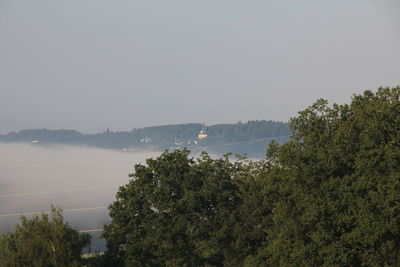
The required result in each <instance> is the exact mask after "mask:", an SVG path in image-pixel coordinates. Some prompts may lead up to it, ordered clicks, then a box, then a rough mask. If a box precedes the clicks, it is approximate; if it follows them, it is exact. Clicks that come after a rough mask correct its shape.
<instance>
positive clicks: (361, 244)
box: [0, 86, 400, 266]
mask: <svg viewBox="0 0 400 267" xmlns="http://www.w3.org/2000/svg"><path fill="white" fill-rule="evenodd" d="M247 124H251V122H248V123H247ZM200 126H201V125H200ZM196 127H198V126H196ZM289 127H290V137H289V138H288V140H287V141H286V142H283V143H278V142H276V141H271V142H270V143H269V146H268V149H267V150H266V152H265V154H264V158H263V159H261V160H250V159H248V158H246V157H244V156H239V155H236V156H235V157H233V156H232V155H231V154H226V155H225V156H222V157H218V158H213V157H211V156H210V155H209V154H208V153H207V152H204V153H202V154H200V156H198V157H193V156H192V155H191V154H190V152H189V150H188V149H185V148H182V149H176V150H171V151H165V152H164V153H163V154H161V156H159V157H157V158H150V159H148V160H147V161H146V163H145V164H137V165H135V167H134V171H133V173H132V174H130V177H131V180H130V182H129V183H128V184H126V185H123V186H121V187H120V188H119V191H118V193H117V194H116V198H115V201H114V202H113V203H112V204H111V205H110V206H109V215H110V217H111V222H110V223H109V224H106V225H104V230H103V232H102V236H103V238H105V239H106V241H107V251H105V252H104V253H99V254H93V255H89V256H88V255H85V257H82V248H83V247H84V246H85V244H87V243H88V242H89V238H88V236H87V235H86V234H82V233H78V232H77V231H74V230H73V229H71V227H70V226H69V225H68V224H67V223H66V222H63V218H62V213H61V211H60V210H59V209H57V208H53V212H52V214H50V215H42V216H41V217H35V218H33V219H28V218H22V219H21V223H20V224H19V225H18V226H17V227H16V229H15V232H13V233H8V234H4V235H2V236H1V237H0V265H1V266H399V265H400V198H399V195H400V194H399V192H400V168H399V166H400V165H399V163H400V86H397V87H393V88H379V89H378V90H377V91H375V92H373V91H365V92H363V93H362V94H357V95H353V97H352V98H351V101H349V103H348V104H333V105H330V104H328V102H327V101H326V100H323V99H319V100H317V101H316V102H315V103H314V104H312V105H311V106H309V107H308V108H306V109H305V110H303V111H300V112H299V113H298V116H297V117H294V118H292V119H291V120H290V122H289ZM233 128H234V127H233ZM217 129H218V128H217V127H216V128H215V129H210V135H211V132H212V131H214V130H215V131H218V130H217ZM197 130H199V129H197ZM197 130H196V131H194V132H193V133H196V134H197ZM143 131H144V130H143ZM188 132H190V131H188ZM279 134H281V133H279ZM188 135H189V133H188ZM216 135H218V134H216ZM260 136H261V135H260ZM260 136H252V137H251V138H259V137H260ZM262 136H264V135H262ZM229 141H233V140H229ZM28 252H29V253H28ZM34 252H35V253H34Z"/></svg>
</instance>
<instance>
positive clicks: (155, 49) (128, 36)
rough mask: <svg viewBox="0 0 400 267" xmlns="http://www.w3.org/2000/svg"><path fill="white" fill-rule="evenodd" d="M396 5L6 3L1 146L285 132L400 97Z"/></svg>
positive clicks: (0, 50)
mask: <svg viewBox="0 0 400 267" xmlns="http://www.w3.org/2000/svg"><path fill="white" fill-rule="evenodd" d="M398 2H399V1H397V0H375V1H373V0H331V1H328V0H326V1H323V0H312V1H311V0H290V1H289V0H276V1H268V0H263V1H233V0H201V1H188V0H181V1H176V0H169V1H164V0H158V1H155V0H154V1H152V0H146V1H128V0H126V1H122V0H121V1H110V0H108V1H105V0H68V1H67V0H65V1H61V0H60V1H55V0H47V1H45V0H35V1H32V0H24V1H22V0H0V133H6V132H9V131H16V130H20V129H24V128H51V129H59V128H67V129H77V130H79V131H83V132H97V131H103V130H104V129H105V128H107V127H109V128H110V129H111V130H130V129H132V128H134V127H135V128H136V127H143V126H150V125H159V124H170V123H186V122H203V121H204V122H205V123H206V124H215V123H230V122H237V121H238V120H242V121H246V120H253V119H266V120H269V119H271V120H281V121H286V120H288V119H289V118H290V117H292V116H295V115H296V113H297V111H299V110H301V109H304V108H305V107H306V106H308V105H310V104H311V103H312V102H314V101H315V100H316V99H317V98H321V97H322V98H326V99H328V100H330V101H333V102H345V101H348V100H349V98H350V96H351V95H352V94H353V93H357V92H362V91H363V90H365V89H375V88H377V87H378V86H380V85H384V86H386V85H391V86H392V85H397V84H400V52H399V50H400V49H399V48H400V17H399V16H398V14H399V13H400V4H399V3H398Z"/></svg>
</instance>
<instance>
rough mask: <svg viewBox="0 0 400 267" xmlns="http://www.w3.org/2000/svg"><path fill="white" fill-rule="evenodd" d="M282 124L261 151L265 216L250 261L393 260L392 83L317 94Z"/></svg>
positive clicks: (398, 167) (397, 231)
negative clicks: (343, 99)
mask: <svg viewBox="0 0 400 267" xmlns="http://www.w3.org/2000/svg"><path fill="white" fill-rule="evenodd" d="M290 126H291V129H292V138H291V141H289V142H288V143H286V144H284V145H282V146H280V147H277V146H273V147H272V149H271V150H270V152H269V155H268V156H269V161H270V162H272V166H273V168H272V169H271V171H270V172H269V173H268V175H267V176H268V177H267V178H266V181H267V182H266V186H265V187H264V191H263V194H264V195H265V196H268V195H270V196H271V195H275V200H274V201H273V203H272V219H273V224H272V227H270V228H269V229H266V230H267V233H268V241H267V243H266V246H265V248H264V249H263V251H262V253H260V254H259V255H258V256H259V257H258V262H264V263H269V264H271V265H279V266H349V265H351V266H394V265H398V264H400V197H399V196H400V87H396V88H380V89H379V90H378V91H377V92H376V93H373V92H370V91H366V92H364V93H363V94H362V95H355V96H353V99H352V101H351V103H350V104H346V105H333V106H332V107H329V106H328V105H327V102H326V101H324V100H318V101H317V102H316V103H315V104H314V105H312V106H311V107H309V108H308V109H306V110H304V111H302V112H300V113H299V116H298V117H297V118H294V119H292V120H291V123H290ZM269 204H270V203H269Z"/></svg>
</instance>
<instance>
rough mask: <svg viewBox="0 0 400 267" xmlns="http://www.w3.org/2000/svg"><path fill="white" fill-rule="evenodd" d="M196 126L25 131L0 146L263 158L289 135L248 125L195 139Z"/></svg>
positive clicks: (269, 126) (275, 126) (265, 124)
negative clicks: (62, 146)
mask: <svg viewBox="0 0 400 267" xmlns="http://www.w3.org/2000/svg"><path fill="white" fill-rule="evenodd" d="M201 130H202V124H200V123H188V124H176V125H164V126H154V127H146V128H140V129H133V130H132V131H125V132H113V131H110V130H106V131H104V132H103V133H97V134H83V133H80V132H78V131H75V130H49V129H27V130H21V131H19V132H11V133H9V134H6V135H0V141H2V142H35V143H37V142H39V143H40V144H49V143H57V144H71V145H87V146H95V147H101V148H112V149H124V150H130V149H151V150H159V151H163V150H165V149H169V150H173V149H177V148H183V147H187V148H189V149H190V150H192V151H194V152H199V151H202V150H206V151H207V152H210V153H215V154H217V155H221V154H224V153H228V152H233V153H239V154H247V155H248V156H249V157H264V153H265V149H266V145H267V144H268V143H269V142H271V141H272V139H275V140H276V141H278V142H284V141H286V140H287V139H288V137H289V135H290V131H289V127H288V124H287V123H284V122H275V121H265V120H261V121H248V122H245V123H242V122H238V123H234V124H217V125H212V126H207V127H206V128H205V134H206V135H207V136H206V137H205V138H203V139H199V138H198V134H199V133H200V131H201Z"/></svg>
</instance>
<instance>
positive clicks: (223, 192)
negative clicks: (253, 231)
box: [103, 150, 255, 266]
mask: <svg viewBox="0 0 400 267" xmlns="http://www.w3.org/2000/svg"><path fill="white" fill-rule="evenodd" d="M188 155H189V151H188V150H183V151H179V150H177V151H174V152H165V153H164V154H162V155H161V156H160V157H158V158H157V159H149V160H147V166H143V165H136V166H135V173H134V174H132V175H131V177H132V178H133V179H132V180H131V181H130V183H129V184H128V185H126V186H123V187H121V188H120V190H119V192H118V193H117V200H116V201H115V202H114V203H113V204H112V205H111V206H110V216H111V218H112V222H111V223H110V224H109V225H106V226H105V230H104V233H103V234H104V237H105V238H106V239H107V243H108V246H109V252H108V253H109V254H114V255H118V256H119V257H124V256H125V263H126V264H127V265H128V266H203V265H204V266H221V265H223V264H224V263H225V264H228V263H230V265H231V266H234V265H238V266H240V262H237V261H235V259H238V257H237V255H243V253H246V252H247V251H248V250H249V245H250V244H248V243H249V242H251V241H249V239H251V238H252V237H243V238H242V239H243V240H239V239H238V238H237V236H239V235H242V234H243V233H242V232H241V231H240V229H239V228H240V226H239V223H243V221H244V220H243V219H244V218H240V220H239V217H240V216H243V214H241V213H240V212H239V211H240V210H241V209H240V208H239V207H240V205H242V199H241V192H243V191H246V190H248V189H247V188H245V186H243V185H242V184H243V183H239V182H238V180H241V177H242V176H247V174H248V173H249V172H250V170H251V169H254V168H255V166H252V165H251V164H250V163H249V161H248V162H246V160H244V159H242V160H239V161H236V162H231V161H230V160H229V157H228V156H226V157H225V158H222V159H216V160H214V159H211V158H210V157H209V156H208V155H207V154H206V153H203V154H202V155H201V156H200V157H199V158H198V159H197V161H194V160H193V159H191V158H189V157H188ZM244 244H246V246H247V247H245V248H243V246H242V245H244ZM250 249H251V248H250Z"/></svg>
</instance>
